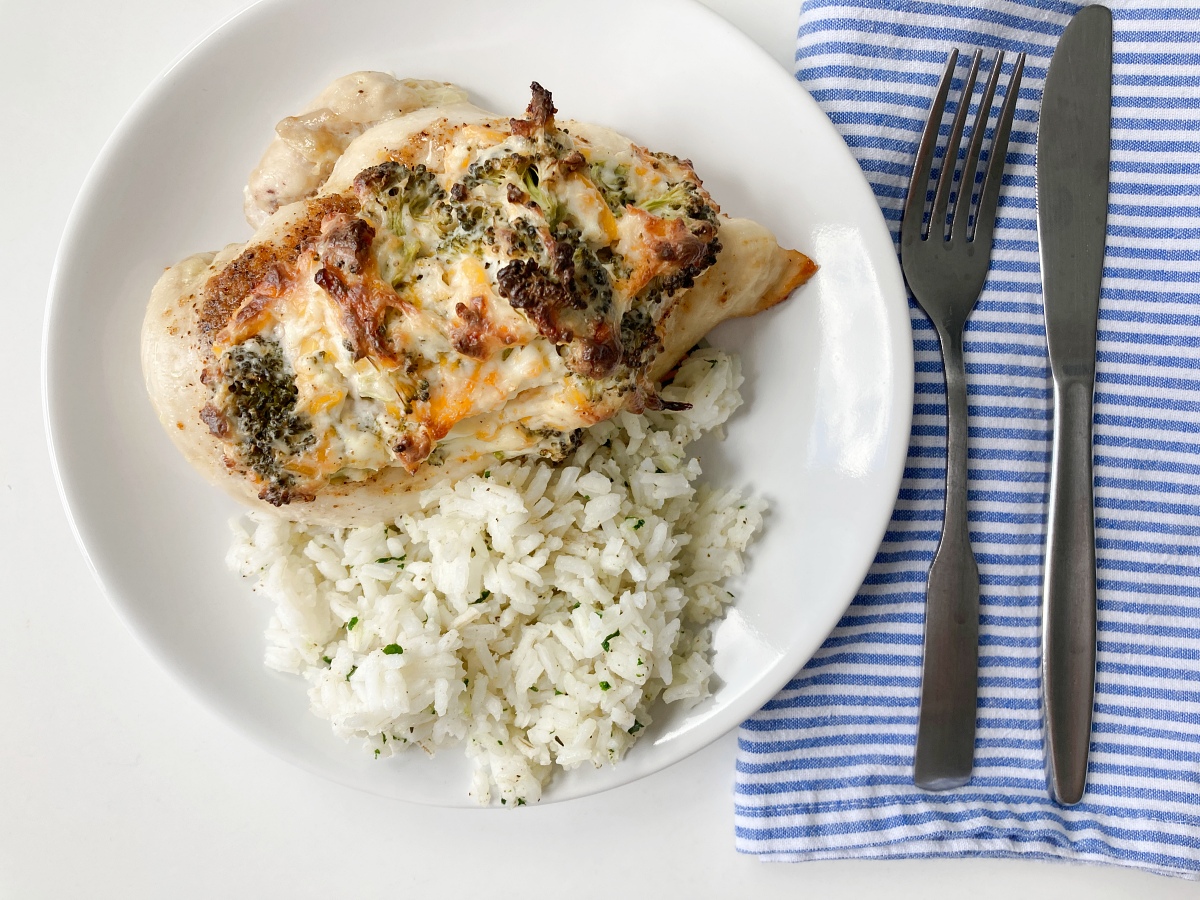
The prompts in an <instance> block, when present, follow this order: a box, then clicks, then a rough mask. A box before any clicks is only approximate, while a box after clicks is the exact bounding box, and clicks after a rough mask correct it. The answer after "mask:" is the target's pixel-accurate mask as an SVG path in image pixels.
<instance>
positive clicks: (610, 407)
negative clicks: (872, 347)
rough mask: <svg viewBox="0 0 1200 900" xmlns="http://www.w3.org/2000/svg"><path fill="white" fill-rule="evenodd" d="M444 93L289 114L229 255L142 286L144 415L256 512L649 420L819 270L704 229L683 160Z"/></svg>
mask: <svg viewBox="0 0 1200 900" xmlns="http://www.w3.org/2000/svg"><path fill="white" fill-rule="evenodd" d="M532 92H533V98H532V100H531V102H530V104H529V107H528V109H527V110H526V111H525V114H524V115H523V116H521V117H517V118H511V119H510V118H503V117H499V116H496V115H494V114H492V113H488V112H486V111H484V110H481V109H479V108H477V107H475V106H472V105H471V104H469V103H467V102H466V98H465V95H464V94H463V93H462V92H461V91H460V90H458V89H457V88H455V87H453V86H452V85H444V84H438V83H432V82H415V81H397V80H396V79H393V78H391V77H390V76H387V75H381V74H378V73H358V74H356V75H352V76H348V77H347V78H344V79H340V80H339V81H338V82H335V83H334V85H332V86H331V87H330V89H329V90H327V91H326V92H325V93H324V94H323V95H322V96H321V97H319V98H318V100H317V102H316V103H315V104H314V106H313V108H312V109H310V110H308V111H307V112H305V113H303V114H301V115H300V116H297V117H293V118H290V119H285V120H284V121H283V122H282V123H280V125H279V126H278V128H277V135H278V137H277V138H276V140H275V141H274V143H273V144H272V145H271V147H270V148H268V150H267V153H266V154H265V156H264V158H263V161H262V163H260V165H259V167H258V168H257V169H256V170H255V172H254V173H253V174H252V176H251V179H250V183H249V185H248V186H247V188H246V209H247V218H248V219H249V220H250V222H251V224H252V225H256V226H257V228H258V230H257V232H256V233H255V234H254V236H253V237H252V238H251V239H250V241H249V242H248V243H246V244H239V245H232V246H230V247H227V248H226V249H225V250H223V251H221V252H220V253H216V254H212V253H207V254H201V255H198V256H193V257H190V258H189V259H186V260H184V261H183V262H181V263H179V264H178V265H176V266H174V267H172V268H170V269H168V270H167V272H166V273H165V274H164V275H163V276H162V278H161V280H160V281H159V282H158V284H157V286H156V287H155V288H154V292H153V295H152V297H151V300H150V305H149V309H148V311H147V314H146V319H145V324H144V328H143V335H142V363H143V370H144V373H145V377H146V384H147V387H148V390H149V393H150V397H151V400H152V401H153V403H154V406H155V408H156V410H157V412H158V414H159V417H160V419H161V420H162V422H163V424H164V426H165V427H166V429H167V431H168V433H169V434H170V435H171V437H172V438H173V439H174V442H175V443H176V445H177V446H178V447H179V448H180V449H181V450H182V451H183V453H184V454H185V455H186V456H187V458H188V459H189V460H190V461H191V462H192V463H193V464H194V465H195V466H196V467H197V468H199V469H200V470H201V471H202V472H204V473H205V474H207V475H208V476H209V477H210V478H211V480H213V481H215V482H216V483H218V484H220V485H222V486H224V487H225V488H226V489H227V490H229V491H230V492H231V493H232V494H233V495H234V496H235V497H238V498H239V499H241V500H243V501H244V502H246V503H249V504H250V505H252V506H260V507H266V508H271V509H274V510H276V511H278V513H280V514H282V515H284V516H286V517H288V518H291V519H295V520H299V521H312V522H319V523H324V524H333V525H348V524H359V523H364V522H376V521H383V520H386V519H389V518H394V517H395V516H396V515H398V514H400V513H403V512H404V511H406V510H407V509H411V508H412V507H413V506H414V505H415V504H416V496H417V493H418V492H419V491H420V490H421V489H422V488H424V487H426V486H428V485H429V484H430V483H432V482H433V481H434V480H437V479H441V478H447V477H449V478H455V477H462V476H463V475H465V474H468V473H471V472H478V471H481V470H483V469H485V468H486V466H487V465H488V464H489V463H492V462H494V461H495V460H496V459H507V458H511V457H518V456H531V455H532V456H542V457H547V458H549V459H552V460H557V459H561V458H562V457H563V456H564V455H565V454H566V453H568V452H569V451H570V450H571V448H572V447H573V445H574V443H575V442H576V441H577V439H578V434H579V430H580V429H582V428H586V427H588V426H589V425H592V424H594V423H596V422H599V421H602V420H604V419H606V418H609V417H610V416H613V415H615V414H616V413H617V412H618V411H620V410H630V411H632V412H635V413H640V412H642V411H644V410H647V409H659V408H662V407H663V405H664V401H662V400H661V399H660V397H659V394H658V382H659V380H660V379H661V378H662V377H663V376H664V375H666V374H667V373H668V372H669V371H670V370H671V369H672V367H673V366H674V365H675V363H676V362H677V361H678V360H679V359H680V357H681V356H683V355H684V354H685V353H686V352H687V351H688V350H689V349H690V348H691V347H692V346H694V345H695V343H696V342H697V341H698V340H699V339H700V338H702V337H703V336H704V335H705V334H706V333H707V332H708V331H709V330H710V329H711V328H712V327H713V326H714V325H716V324H717V323H719V322H721V321H723V320H724V319H727V318H730V317H732V316H744V315H750V314H753V313H755V312H758V311H760V310H763V309H766V308H767V307H770V306H772V305H774V304H776V303H778V302H780V301H781V300H783V299H784V298H786V297H787V296H788V295H789V294H790V293H791V292H792V290H793V289H795V288H796V287H797V286H799V285H800V284H802V283H803V282H804V281H806V280H807V279H808V278H809V277H810V276H811V275H812V273H813V272H814V271H815V270H816V266H815V265H814V264H813V263H812V262H811V261H810V260H809V259H808V258H807V257H806V256H804V255H803V254H801V253H799V252H797V251H794V250H784V249H781V248H780V247H779V246H778V244H777V243H776V241H775V238H774V237H773V236H772V235H771V233H770V232H769V231H767V230H766V229H765V228H763V227H762V226H760V225H757V224H755V223H753V222H750V221H747V220H745V219H731V218H728V217H725V216H723V215H721V213H720V210H719V208H718V206H717V204H716V203H715V202H714V201H713V199H712V198H711V197H710V196H709V194H708V192H707V191H706V190H705V189H704V186H703V185H702V184H701V181H700V179H699V178H698V177H697V175H696V173H695V171H694V170H693V167H692V165H691V163H690V162H689V161H687V160H683V159H679V158H677V157H675V156H672V155H670V154H667V153H655V152H651V151H649V150H646V149H645V148H643V147H640V146H638V145H637V144H634V143H633V142H632V141H630V140H628V139H626V138H624V137H621V136H620V135H618V134H616V133H615V132H613V131H610V130H608V129H605V128H601V127H598V126H595V125H587V124H583V123H579V122H570V121H564V122H558V121H556V119H555V113H556V112H557V110H556V109H555V108H554V105H553V102H552V99H551V95H550V93H549V92H548V91H546V90H545V89H543V88H542V87H541V86H539V85H538V84H536V83H535V84H534V85H533V86H532Z"/></svg>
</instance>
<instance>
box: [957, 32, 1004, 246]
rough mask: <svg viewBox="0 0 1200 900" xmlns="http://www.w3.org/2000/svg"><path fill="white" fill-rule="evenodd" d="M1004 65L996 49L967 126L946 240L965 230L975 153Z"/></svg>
mask: <svg viewBox="0 0 1200 900" xmlns="http://www.w3.org/2000/svg"><path fill="white" fill-rule="evenodd" d="M1003 65H1004V51H1003V50H1001V51H998V52H997V53H996V58H995V59H994V60H993V61H992V71H991V74H990V75H989V76H988V80H987V86H986V87H985V88H984V89H983V98H982V99H981V100H980V101H979V112H978V113H977V114H976V115H975V124H974V125H972V126H971V145H970V147H969V148H968V149H967V158H966V159H965V160H964V161H963V173H962V181H960V182H959V183H958V200H957V201H955V204H954V218H953V220H952V221H951V223H950V240H951V241H960V240H962V239H963V237H964V236H965V235H966V233H967V223H968V222H969V221H970V218H971V200H972V196H973V195H974V193H975V172H976V170H977V169H978V168H979V152H980V150H981V148H982V147H983V135H984V132H986V131H987V123H988V119H990V118H991V115H992V98H993V97H994V96H995V95H996V82H998V81H999V80H1000V69H1001V67H1002V66H1003Z"/></svg>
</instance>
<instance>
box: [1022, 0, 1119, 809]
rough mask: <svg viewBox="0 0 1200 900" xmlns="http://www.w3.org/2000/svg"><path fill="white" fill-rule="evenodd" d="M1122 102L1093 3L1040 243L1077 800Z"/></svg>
mask: <svg viewBox="0 0 1200 900" xmlns="http://www.w3.org/2000/svg"><path fill="white" fill-rule="evenodd" d="M1111 109H1112V14H1111V13H1110V12H1109V11H1108V9H1106V8H1105V7H1103V6H1089V7H1085V8H1084V9H1082V10H1081V11H1080V12H1078V13H1076V14H1075V17H1074V18H1073V19H1071V22H1070V24H1068V25H1067V29H1066V31H1064V32H1063V35H1062V38H1061V39H1060V40H1059V42H1058V46H1057V47H1056V48H1055V50H1054V56H1053V58H1052V59H1051V61H1050V69H1049V72H1048V73H1047V75H1046V89H1045V93H1044V94H1043V97H1042V112H1041V121H1040V124H1039V125H1038V136H1037V227H1038V244H1039V247H1040V255H1041V264H1042V295H1043V299H1044V302H1045V308H1046V344H1047V347H1048V349H1049V353H1050V370H1051V373H1052V375H1053V378H1054V441H1053V451H1052V459H1051V471H1050V516H1049V522H1048V524H1047V531H1046V566H1045V573H1044V580H1043V590H1042V697H1043V711H1044V715H1045V725H1046V774H1047V780H1048V781H1049V784H1050V790H1051V793H1052V794H1053V796H1054V798H1055V799H1056V800H1058V802H1059V803H1062V804H1066V805H1071V804H1074V803H1078V802H1079V801H1080V799H1082V797H1083V792H1084V788H1085V785H1086V781H1087V762H1088V749H1089V747H1090V744H1091V731H1092V705H1093V701H1094V696H1095V687H1096V536H1095V521H1094V513H1093V506H1092V392H1093V389H1094V386H1095V378H1096V319H1097V315H1098V312H1099V308H1100V280H1101V277H1102V275H1103V271H1104V237H1105V227H1106V224H1107V218H1108V162H1109V158H1108V157H1109V132H1110V127H1111V115H1112V114H1111Z"/></svg>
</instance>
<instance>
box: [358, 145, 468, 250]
mask: <svg viewBox="0 0 1200 900" xmlns="http://www.w3.org/2000/svg"><path fill="white" fill-rule="evenodd" d="M354 190H355V192H356V193H357V194H358V198H359V201H360V202H361V203H362V204H363V209H364V210H365V211H367V212H369V213H374V218H377V219H378V220H379V221H380V222H382V223H383V225H384V226H385V227H386V228H387V229H388V230H389V231H391V232H392V233H393V234H394V235H396V236H397V237H403V236H404V235H406V234H408V233H409V232H410V231H411V230H412V227H413V225H414V224H415V223H416V222H425V221H429V220H430V219H431V218H433V217H435V216H436V215H437V212H438V209H439V207H440V205H441V201H443V200H444V199H445V197H446V192H445V191H444V190H442V186H441V185H440V184H438V182H437V178H436V177H435V176H434V174H433V173H432V172H430V171H429V170H428V169H426V168H425V167H424V166H414V167H413V168H411V169H410V168H409V167H408V166H406V165H402V164H401V163H397V162H385V163H382V164H380V165H378V166H372V167H371V168H369V169H366V170H365V171H363V172H361V173H360V174H359V176H358V177H357V178H355V179H354Z"/></svg>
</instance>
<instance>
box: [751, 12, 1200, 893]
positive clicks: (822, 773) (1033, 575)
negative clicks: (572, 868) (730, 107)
mask: <svg viewBox="0 0 1200 900" xmlns="http://www.w3.org/2000/svg"><path fill="white" fill-rule="evenodd" d="M1078 8H1079V7H1078V6H1077V5H1076V4H1072V3H1063V2H1053V0H1042V2H1037V0H948V2H943V0H930V2H922V0H807V2H805V4H804V8H803V12H802V15H801V22H800V30H799V49H798V52H797V56H796V59H797V69H796V77H797V78H798V79H799V80H800V82H801V83H802V84H803V85H804V87H805V88H807V89H808V90H809V92H811V93H812V95H813V96H814V97H815V98H816V100H817V102H818V103H820V104H821V105H822V107H823V108H824V109H825V111H826V112H827V113H828V114H829V116H830V118H831V119H832V120H833V122H834V123H835V125H836V126H837V127H838V128H839V129H840V130H841V132H842V134H843V135H844V136H845V139H846V142H847V143H848V144H849V146H850V148H851V150H852V151H853V152H854V153H855V154H856V155H857V157H858V159H859V162H860V163H861V165H862V168H863V171H864V172H865V173H866V176H867V178H868V179H869V181H870V182H871V184H872V185H873V186H874V189H875V193H876V195H877V197H878V199H879V203H880V206H881V207H882V208H883V214H884V216H885V218H886V219H887V221H888V222H889V223H890V224H891V226H892V230H893V233H894V234H895V233H896V232H897V231H898V228H899V221H900V214H901V213H900V211H901V204H902V203H903V200H904V195H905V192H906V187H907V181H908V174H909V171H910V168H911V166H912V162H913V158H914V155H915V152H916V145H917V140H918V137H919V132H920V129H921V127H922V124H923V119H924V116H925V114H926V111H927V110H928V108H929V104H930V100H931V98H932V96H933V93H934V88H935V85H936V84H937V82H938V80H939V78H940V75H941V70H942V68H943V66H944V64H945V58H946V52H947V51H948V50H949V48H951V47H954V46H957V47H959V48H961V49H966V50H969V49H971V48H974V47H983V48H985V50H994V49H1002V50H1005V51H1006V52H1009V51H1013V52H1015V51H1020V50H1024V51H1025V52H1026V53H1028V55H1029V58H1028V63H1027V67H1026V70H1025V81H1024V83H1023V84H1022V86H1021V91H1020V102H1019V105H1018V108H1017V121H1016V123H1015V125H1014V128H1013V133H1012V139H1011V144H1010V147H1009V159H1008V169H1007V176H1006V178H1005V185H1006V187H1005V189H1004V193H1003V196H1002V198H1001V202H1000V212H999V221H998V224H997V229H996V249H995V255H994V258H993V263H992V271H991V275H990V278H989V280H988V282H987V286H986V287H985V289H984V293H983V296H982V298H981V300H980V302H979V306H978V307H977V309H976V311H975V313H974V314H973V316H972V318H971V321H970V325H969V327H968V331H967V341H966V348H967V351H966V356H967V378H968V382H969V398H970V404H969V405H970V415H971V420H970V421H971V428H970V454H969V456H970V495H969V497H970V499H969V503H970V521H971V534H972V540H973V542H974V547H975V553H976V555H977V557H978V561H979V568H980V575H981V581H982V594H983V598H982V604H983V605H982V621H981V632H982V634H981V642H980V659H979V665H980V700H979V719H978V731H977V739H976V744H975V775H974V778H973V779H972V781H971V783H970V784H969V785H967V786H965V787H962V788H959V789H956V790H953V791H949V792H945V793H939V794H929V793H925V792H922V791H920V790H918V789H916V788H915V787H914V786H913V785H912V781H911V777H912V775H911V765H912V754H913V745H914V733H915V727H916V718H917V692H918V686H919V681H920V665H921V640H922V631H923V616H924V605H923V592H924V587H925V578H926V572H927V570H928V567H929V563H930V561H931V559H932V558H933V552H934V549H935V547H936V545H937V539H938V531H939V528H940V522H941V512H942V500H943V491H942V479H943V477H944V459H945V452H944V441H945V414H946V409H945V399H944V389H943V382H942V373H941V361H940V354H939V351H938V344H937V340H936V336H935V333H934V331H933V330H932V328H931V326H930V325H929V323H928V321H927V320H926V319H925V317H924V316H923V314H921V313H920V312H919V311H918V310H917V308H916V307H915V305H914V306H913V312H912V325H913V336H914V343H915V347H916V403H915V407H914V411H913V412H914V416H913V429H912V439H911V449H910V451H909V457H908V465H907V469H906V471H905V474H904V481H903V484H902V485H901V489H900V496H899V501H898V503H897V505H896V509H895V513H894V515H893V518H892V522H891V525H890V527H889V530H888V532H887V535H886V537H885V539H884V543H883V545H882V547H881V548H880V550H879V553H878V556H877V557H876V558H875V562H874V565H873V567H872V568H871V570H870V573H869V575H868V576H867V578H866V581H865V582H864V583H863V586H862V589H861V590H860V592H859V594H858V596H857V597H856V598H855V600H854V603H853V605H852V606H851V607H850V609H849V611H848V612H847V614H846V616H845V618H844V619H843V620H842V621H841V623H840V624H839V625H838V626H837V628H836V630H835V631H834V632H833V634H832V635H831V636H830V638H829V639H828V640H827V641H826V642H825V645H824V646H823V647H822V648H821V649H820V650H819V651H818V652H817V654H816V656H815V657H814V658H813V660H812V661H811V662H810V663H809V664H808V665H807V666H806V667H805V668H804V670H803V671H802V672H800V673H799V674H798V675H797V676H796V677H795V679H793V680H792V682H791V683H790V684H788V686H787V687H786V688H785V689H784V690H783V692H782V693H780V694H779V696H777V697H776V698H775V699H774V700H772V701H771V702H770V703H769V704H768V705H767V706H766V707H765V708H764V709H763V710H762V711H761V712H759V713H758V714H756V715H755V716H754V717H753V718H752V719H750V720H749V721H748V722H746V723H745V724H744V726H743V727H742V729H741V732H740V735H739V737H740V741H739V753H738V765H737V780H736V795H735V800H736V832H737V843H738V849H739V850H741V851H743V852H746V853H753V854H759V855H761V856H762V857H763V858H766V859H775V860H803V859H819V858H831V857H851V856H853V857H893V858H894V857H909V856H948V855H955V856H958V855H987V856H1029V857H1046V858H1066V859H1072V860H1076V861H1090V862H1108V863H1116V864H1121V865H1127V866H1136V867H1141V868H1145V869H1149V870H1152V871H1156V872H1160V873H1169V874H1177V875H1187V876H1191V877H1196V875H1197V874H1200V394H1197V391H1198V390H1200V4H1196V3H1193V4H1192V5H1191V6H1190V7H1183V6H1182V5H1178V6H1172V5H1167V4H1162V5H1160V4H1158V3H1155V2H1153V0H1141V2H1135V3H1120V4H1119V5H1116V4H1114V18H1115V32H1116V33H1115V39H1116V46H1115V73H1114V87H1113V103H1114V110H1113V123H1112V124H1113V135H1112V176H1111V177H1112V186H1111V195H1110V206H1109V219H1108V249H1107V259H1106V267H1105V276H1104V289H1103V296H1102V300H1101V306H1100V339H1099V348H1098V376H1097V377H1098V382H1097V386H1096V418H1095V426H1096V428H1095V478H1096V526H1097V556H1098V567H1099V616H1100V624H1099V662H1098V675H1097V695H1096V711H1095V725H1094V732H1093V738H1092V740H1093V743H1092V751H1091V767H1090V770H1089V776H1088V790H1087V794H1086V795H1085V797H1084V802H1083V803H1082V804H1080V805H1078V806H1076V807H1073V808H1064V807H1060V806H1058V805H1056V804H1055V803H1053V802H1052V801H1051V800H1050V799H1049V798H1048V796H1047V790H1046V783H1045V776H1044V774H1043V745H1042V739H1043V735H1042V727H1041V718H1040V701H1039V678H1038V664H1039V645H1038V641H1039V604H1040V581H1041V566H1042V558H1043V546H1044V544H1043V542H1044V536H1045V517H1046V501H1047V493H1048V463H1049V450H1050V444H1049V440H1050V421H1051V418H1050V393H1049V387H1050V385H1049V381H1048V377H1049V372H1048V368H1047V359H1046V348H1045V331H1044V326H1043V321H1042V304H1041V289H1040V282H1039V269H1038V257H1037V233H1036V225H1035V204H1034V152H1035V146H1036V127H1037V120H1038V109H1039V105H1040V100H1041V93H1042V87H1043V84H1044V79H1045V75H1046V68H1047V66H1048V64H1049V61H1050V55H1051V52H1052V50H1053V48H1054V45H1055V41H1056V40H1057V38H1058V35H1059V34H1060V33H1061V31H1062V29H1063V28H1064V27H1065V25H1066V23H1067V21H1068V19H1069V18H1070V16H1071V14H1072V13H1073V12H1074V11H1075V10H1076V9H1078ZM967 55H968V56H969V54H967ZM987 58H988V57H987V56H985V59H987ZM1010 60H1011V56H1010ZM960 66H961V68H960V69H959V76H960V78H961V77H962V76H964V75H965V72H966V61H965V60H963V61H962V62H960ZM1008 67H1009V66H1008V65H1007V64H1006V68H1008ZM1004 83H1005V79H1003V78H1002V80H1001V86H1002V87H1003V85H1004ZM958 86H960V85H956V87H958ZM977 91H978V89H977ZM998 102H999V100H998V101H997V103H998ZM947 130H948V129H947V128H946V126H943V135H944V134H945V133H946V132H947Z"/></svg>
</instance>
